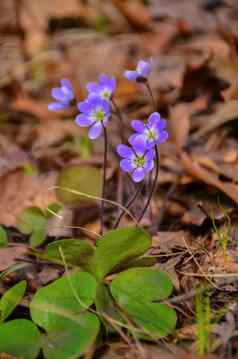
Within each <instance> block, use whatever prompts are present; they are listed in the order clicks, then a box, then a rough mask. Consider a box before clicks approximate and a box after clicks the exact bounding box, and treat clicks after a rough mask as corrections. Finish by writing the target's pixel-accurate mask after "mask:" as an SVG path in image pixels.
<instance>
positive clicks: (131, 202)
mask: <svg viewBox="0 0 238 359" xmlns="http://www.w3.org/2000/svg"><path fill="white" fill-rule="evenodd" d="M143 187H144V184H143V185H142V186H138V188H137V190H136V191H135V193H134V194H133V196H132V197H131V198H130V199H129V201H128V202H127V203H126V205H125V208H126V209H129V208H130V207H131V206H132V204H133V203H134V202H135V200H136V199H137V197H138V196H139V194H140V192H141V191H142V188H143ZM124 215H125V211H121V213H120V215H119V216H118V218H117V219H116V221H115V223H114V225H113V228H117V227H118V226H119V223H120V221H121V219H122V217H123V216H124Z"/></svg>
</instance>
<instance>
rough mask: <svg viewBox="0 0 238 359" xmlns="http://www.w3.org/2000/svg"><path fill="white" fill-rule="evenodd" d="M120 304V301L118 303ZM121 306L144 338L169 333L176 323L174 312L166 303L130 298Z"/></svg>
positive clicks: (158, 336) (162, 335)
mask: <svg viewBox="0 0 238 359" xmlns="http://www.w3.org/2000/svg"><path fill="white" fill-rule="evenodd" d="M120 304H121V303H120ZM121 306H122V307H123V309H124V310H125V312H127V313H128V314H129V316H130V317H131V318H132V320H133V322H134V323H136V324H137V325H138V326H139V328H142V330H143V334H144V335H145V336H144V338H146V337H147V338H148V337H151V338H153V339H156V338H160V337H165V336H166V335H168V334H171V333H172V331H173V330H174V328H175V325H176V313H175V311H174V310H173V309H172V308H170V307H168V306H167V305H166V304H159V303H158V304H157V303H148V302H143V301H141V302H139V301H133V300H131V298H130V299H129V298H128V300H127V303H125V302H124V304H123V305H122V304H121Z"/></svg>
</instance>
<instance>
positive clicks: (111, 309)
mask: <svg viewBox="0 0 238 359" xmlns="http://www.w3.org/2000/svg"><path fill="white" fill-rule="evenodd" d="M95 304H96V308H97V311H98V313H102V314H103V313H104V314H106V315H107V316H108V317H110V318H112V319H115V320H117V321H118V322H121V323H122V322H124V321H123V319H122V318H121V316H120V314H119V312H118V310H117V309H116V306H115V304H114V301H113V298H112V296H111V293H110V291H109V290H108V287H107V286H106V285H104V284H101V283H100V284H98V286H97V294H96V299H95ZM101 320H102V322H103V323H104V325H105V326H106V327H107V328H108V329H110V331H115V328H113V327H112V326H110V325H109V322H108V321H107V320H104V318H103V316H102V317H101Z"/></svg>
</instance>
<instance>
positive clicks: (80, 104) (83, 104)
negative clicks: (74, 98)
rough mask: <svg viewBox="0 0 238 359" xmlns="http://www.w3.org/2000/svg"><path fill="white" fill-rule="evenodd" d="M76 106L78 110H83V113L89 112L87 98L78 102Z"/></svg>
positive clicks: (89, 107)
mask: <svg viewBox="0 0 238 359" xmlns="http://www.w3.org/2000/svg"><path fill="white" fill-rule="evenodd" d="M77 107H78V109H79V111H81V112H84V113H85V112H89V111H90V109H91V106H90V104H89V101H88V100H85V101H82V102H78V104H77Z"/></svg>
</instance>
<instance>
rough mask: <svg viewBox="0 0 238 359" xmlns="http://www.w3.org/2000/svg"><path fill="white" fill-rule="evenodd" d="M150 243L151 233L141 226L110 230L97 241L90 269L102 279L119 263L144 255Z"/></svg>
mask: <svg viewBox="0 0 238 359" xmlns="http://www.w3.org/2000/svg"><path fill="white" fill-rule="evenodd" d="M150 245H151V237H150V235H149V234H148V233H147V232H145V231H144V230H143V229H141V228H138V227H129V228H119V229H115V230H112V231H109V232H107V233H106V234H105V235H104V236H102V238H100V239H99V240H98V242H97V248H96V250H95V253H94V256H93V258H92V260H91V261H90V271H91V272H92V273H93V274H94V275H95V276H96V278H97V279H99V280H102V279H103V278H104V277H105V275H107V274H108V273H110V272H111V271H112V270H115V269H116V267H117V266H118V265H119V264H121V263H123V262H124V261H128V260H132V259H134V258H137V257H140V256H141V255H143V254H144V253H145V252H147V250H148V249H149V248H150Z"/></svg>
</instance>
